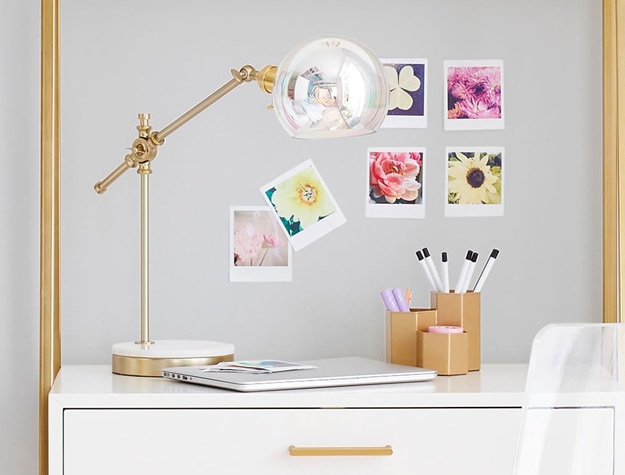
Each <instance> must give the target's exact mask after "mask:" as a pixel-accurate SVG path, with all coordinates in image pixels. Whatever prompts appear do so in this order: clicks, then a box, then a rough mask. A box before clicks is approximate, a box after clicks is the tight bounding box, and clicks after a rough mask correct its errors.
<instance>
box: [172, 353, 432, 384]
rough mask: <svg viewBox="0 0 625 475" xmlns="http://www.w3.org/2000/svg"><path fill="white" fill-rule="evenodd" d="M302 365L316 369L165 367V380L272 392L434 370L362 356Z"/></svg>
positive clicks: (404, 379)
mask: <svg viewBox="0 0 625 475" xmlns="http://www.w3.org/2000/svg"><path fill="white" fill-rule="evenodd" d="M299 363H303V364H308V365H312V366H315V368H314V369H302V370H295V371H285V372H279V373H226V372H213V371H211V372H207V371H203V368H206V366H180V367H173V368H165V369H163V371H162V374H163V376H164V377H165V378H170V379H174V380H176V381H181V382H186V383H194V384H203V385H206V386H213V387H217V388H224V389H231V390H234V391H272V390H281V389H305V388H323V387H334V386H355V385H363V384H388V383H408V382H417V381H429V380H431V379H434V378H435V377H436V374H437V373H436V371H435V370H432V369H424V368H415V367H413V366H403V365H396V364H391V363H386V362H384V361H377V360H371V359H367V358H360V357H344V358H329V359H320V360H311V361H301V362H299Z"/></svg>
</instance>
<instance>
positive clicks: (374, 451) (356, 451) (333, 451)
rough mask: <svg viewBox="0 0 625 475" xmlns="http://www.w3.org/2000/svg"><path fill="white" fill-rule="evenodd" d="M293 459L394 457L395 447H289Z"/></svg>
mask: <svg viewBox="0 0 625 475" xmlns="http://www.w3.org/2000/svg"><path fill="white" fill-rule="evenodd" d="M289 455H290V456H292V457H335V456H362V455H373V456H387V455H393V447H392V446H390V445H385V446H384V447H296V446H295V445H291V446H289Z"/></svg>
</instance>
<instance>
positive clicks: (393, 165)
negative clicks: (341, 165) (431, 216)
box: [365, 147, 425, 218]
mask: <svg viewBox="0 0 625 475" xmlns="http://www.w3.org/2000/svg"><path fill="white" fill-rule="evenodd" d="M424 162H425V148H422V147H378V148H369V149H367V192H366V197H365V200H366V204H365V216H366V217H367V218H425V193H424V192H425V174H424Z"/></svg>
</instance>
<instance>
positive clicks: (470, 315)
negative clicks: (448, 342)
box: [430, 292, 482, 371]
mask: <svg viewBox="0 0 625 475" xmlns="http://www.w3.org/2000/svg"><path fill="white" fill-rule="evenodd" d="M430 304H431V306H432V308H435V309H436V312H437V314H436V321H437V325H444V326H458V327H462V328H464V331H465V332H467V334H468V335H469V371H479V369H480V367H481V360H482V347H481V331H482V330H481V324H480V312H481V305H480V293H479V292H467V293H464V294H455V293H453V292H451V293H439V292H432V293H431V294H430Z"/></svg>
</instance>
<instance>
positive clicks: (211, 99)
mask: <svg viewBox="0 0 625 475" xmlns="http://www.w3.org/2000/svg"><path fill="white" fill-rule="evenodd" d="M276 70H277V68H276V67H275V66H265V67H264V68H263V69H261V70H260V71H257V70H256V69H254V68H253V67H252V66H249V65H246V66H243V67H242V68H241V69H239V70H238V71H237V70H236V69H231V70H230V73H231V74H232V79H231V80H230V81H228V82H227V83H225V84H224V85H223V86H221V87H220V88H219V89H217V90H216V91H215V92H213V93H212V94H210V95H209V96H207V97H206V98H205V99H204V100H203V101H202V102H200V103H198V104H197V105H195V106H193V107H192V108H191V109H189V110H188V111H187V112H185V113H184V114H182V115H181V116H180V117H178V118H177V119H176V120H174V121H173V122H172V123H170V124H169V125H167V126H165V127H164V128H163V129H162V130H160V131H156V132H151V127H150V125H149V119H150V116H149V114H139V125H138V126H137V130H138V131H139V137H138V138H137V139H135V141H134V142H133V143H132V148H131V149H130V150H131V152H130V153H129V154H128V155H126V156H125V157H124V161H123V163H121V164H120V165H119V166H118V167H117V168H116V169H115V170H113V171H112V172H111V173H110V174H109V175H108V176H107V177H106V178H105V179H104V180H102V181H99V182H97V183H96V184H95V185H94V189H95V191H96V192H97V193H99V194H102V193H104V192H105V191H106V190H107V189H108V187H109V186H110V185H111V184H112V183H113V182H114V181H115V180H117V179H118V178H119V177H120V176H121V175H123V174H124V172H125V171H127V170H128V169H130V168H136V167H137V166H138V165H139V164H141V163H145V162H151V161H152V160H154V159H155V158H156V154H157V149H158V147H159V146H160V145H162V144H163V143H165V137H167V136H169V135H170V134H172V133H173V132H175V131H176V130H178V129H179V128H180V127H182V126H183V125H184V124H186V123H187V122H189V121H190V120H191V119H193V118H194V117H195V116H196V115H198V114H199V113H200V112H202V111H204V110H205V109H207V108H208V107H210V106H211V105H212V104H214V103H215V102H217V101H218V100H219V99H221V98H222V97H223V96H225V95H226V94H228V93H229V92H230V91H232V90H233V89H235V88H236V87H237V86H239V85H241V84H243V83H244V82H251V81H253V80H256V81H257V82H258V85H259V86H260V88H261V89H262V90H263V91H265V92H271V91H272V90H273V84H274V81H275V77H276Z"/></svg>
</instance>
